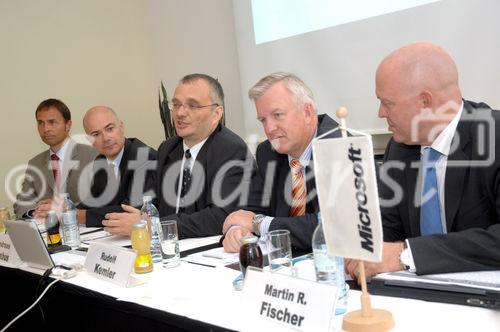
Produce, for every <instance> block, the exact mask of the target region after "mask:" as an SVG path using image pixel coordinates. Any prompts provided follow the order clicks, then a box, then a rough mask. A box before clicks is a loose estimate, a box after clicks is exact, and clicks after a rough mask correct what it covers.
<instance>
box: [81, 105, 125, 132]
mask: <svg viewBox="0 0 500 332" xmlns="http://www.w3.org/2000/svg"><path fill="white" fill-rule="evenodd" d="M102 115H107V116H110V117H113V118H114V119H115V120H116V121H119V119H118V115H116V112H115V111H114V110H113V109H112V108H111V107H108V106H94V107H92V108H91V109H89V110H88V111H87V112H86V113H85V115H84V116H83V128H84V129H85V132H86V133H87V134H89V132H88V130H87V124H88V122H89V120H91V119H93V118H95V117H99V116H102Z"/></svg>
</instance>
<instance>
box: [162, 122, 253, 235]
mask: <svg viewBox="0 0 500 332" xmlns="http://www.w3.org/2000/svg"><path fill="white" fill-rule="evenodd" d="M183 153H184V149H183V140H182V138H180V137H172V138H169V139H168V140H166V141H164V142H163V143H162V144H161V145H160V147H159V149H158V168H157V177H158V179H159V181H158V183H157V189H156V194H157V195H156V196H157V206H158V207H159V211H160V216H161V217H162V218H161V219H162V220H169V219H174V220H177V227H178V231H179V237H180V238H190V237H201V236H212V235H219V234H221V233H222V225H223V223H224V220H225V219H226V216H227V215H228V214H229V213H231V212H233V211H234V210H236V209H237V208H238V207H240V206H242V205H244V204H243V202H242V201H241V200H244V199H245V193H248V188H249V186H250V179H251V177H252V176H254V174H255V161H254V159H253V157H252V155H251V153H250V152H249V150H248V147H247V145H246V144H245V142H244V141H243V140H242V139H241V138H240V137H239V136H238V135H236V134H235V133H233V132H232V131H231V130H229V129H227V128H226V127H224V126H223V125H219V126H218V127H217V128H216V129H215V130H214V132H213V133H212V134H211V135H210V136H209V137H208V139H207V141H206V142H205V143H204V144H203V147H202V148H201V150H200V151H199V153H198V155H197V157H196V161H195V164H194V166H193V170H192V181H191V189H190V191H189V192H188V194H187V195H186V196H185V198H186V200H187V201H190V202H189V203H187V206H186V207H185V209H184V211H183V212H179V213H177V214H176V213H175V210H176V201H177V189H178V186H177V185H178V179H179V175H180V167H181V161H182V158H183ZM245 203H246V202H245Z"/></svg>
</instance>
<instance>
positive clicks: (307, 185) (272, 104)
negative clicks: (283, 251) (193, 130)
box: [223, 73, 340, 252]
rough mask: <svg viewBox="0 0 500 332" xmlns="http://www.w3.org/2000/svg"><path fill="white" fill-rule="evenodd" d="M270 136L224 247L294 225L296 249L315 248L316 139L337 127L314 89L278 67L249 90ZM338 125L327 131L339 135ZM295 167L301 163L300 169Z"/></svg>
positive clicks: (226, 225) (231, 247)
mask: <svg viewBox="0 0 500 332" xmlns="http://www.w3.org/2000/svg"><path fill="white" fill-rule="evenodd" d="M249 96H250V99H252V100H253V101H254V102H255V106H256V109H257V119H258V120H259V121H260V122H261V123H262V126H263V127H264V131H265V133H266V136H267V138H268V140H266V141H265V142H263V143H261V144H259V146H258V147H257V153H256V159H257V166H258V176H257V177H255V178H254V180H253V181H252V185H251V191H250V196H249V202H248V206H247V207H246V208H245V210H239V211H236V212H234V213H232V214H231V215H229V216H228V218H227V219H226V221H225V222H224V232H225V238H224V241H223V245H224V249H225V250H226V251H228V252H236V251H238V250H239V247H240V239H241V238H242V237H243V236H247V235H250V234H251V233H252V232H253V233H255V234H258V235H260V236H261V237H262V236H265V235H266V234H267V233H268V232H269V231H271V230H275V229H287V230H289V231H290V235H291V241H292V247H293V248H294V249H301V250H304V249H305V250H309V249H310V248H311V239H312V234H313V232H314V230H315V228H316V226H317V223H318V222H317V216H316V214H317V213H318V211H319V206H318V201H317V197H316V190H315V188H316V185H315V182H314V172H313V170H312V140H313V138H314V137H315V136H318V135H321V134H324V133H326V132H328V131H330V130H332V129H334V128H336V127H337V123H336V122H335V121H334V120H333V119H331V118H330V117H329V116H328V115H325V114H322V115H319V116H318V115H317V114H316V108H315V104H314V99H313V95H312V92H311V90H310V89H309V88H308V87H307V85H306V84H305V83H304V82H303V81H302V80H301V79H300V78H298V77H297V76H295V75H293V74H290V73H274V74H271V75H268V76H266V77H264V78H262V79H261V80H260V81H259V82H257V83H256V84H255V85H254V86H253V87H252V88H251V89H250V91H249ZM338 136H340V133H339V132H338V131H336V132H334V133H333V134H330V135H329V136H327V137H338ZM294 167H298V169H297V170H296V171H295V170H294Z"/></svg>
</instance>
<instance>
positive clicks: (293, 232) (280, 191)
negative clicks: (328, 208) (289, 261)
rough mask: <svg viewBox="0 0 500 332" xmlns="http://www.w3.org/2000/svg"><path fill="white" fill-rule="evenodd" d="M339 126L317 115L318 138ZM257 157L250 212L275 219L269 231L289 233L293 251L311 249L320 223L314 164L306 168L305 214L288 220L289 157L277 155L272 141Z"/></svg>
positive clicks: (263, 146) (337, 135) (335, 135)
mask: <svg viewBox="0 0 500 332" xmlns="http://www.w3.org/2000/svg"><path fill="white" fill-rule="evenodd" d="M337 126H338V124H337V122H335V121H334V120H333V119H332V118H330V117H329V116H328V115H326V114H321V115H318V131H317V135H318V136H319V135H322V134H324V133H326V132H328V131H330V130H332V129H334V128H336V127H337ZM340 135H341V133H340V131H335V132H333V133H332V134H329V135H328V136H326V137H328V138H331V137H340ZM256 158H257V166H258V176H256V177H255V179H254V180H253V181H252V185H251V191H250V197H249V204H248V206H247V209H248V210H250V211H253V212H255V213H261V214H264V215H266V216H270V217H274V219H273V221H272V222H271V224H270V226H269V230H275V229H287V230H289V231H290V236H291V241H292V247H293V248H294V250H296V249H301V250H304V249H310V248H311V240H312V235H313V232H314V230H315V229H316V226H317V224H318V220H317V217H316V214H317V213H318V211H319V205H318V199H317V196H316V182H315V180H314V166H313V161H312V160H311V162H310V163H309V166H308V167H306V188H307V204H306V214H305V215H304V216H300V217H289V213H290V208H291V207H290V204H288V203H287V201H288V202H290V201H291V199H290V198H289V199H288V200H287V199H286V195H288V196H289V197H291V188H292V184H291V176H290V165H289V164H288V155H286V154H280V153H277V152H276V151H275V150H274V149H273V148H272V147H271V143H270V142H269V140H266V141H265V142H263V143H261V144H259V146H258V147H257V152H256ZM311 158H312V155H311ZM266 181H267V182H266Z"/></svg>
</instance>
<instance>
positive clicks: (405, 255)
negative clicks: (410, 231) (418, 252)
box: [399, 241, 410, 270]
mask: <svg viewBox="0 0 500 332" xmlns="http://www.w3.org/2000/svg"><path fill="white" fill-rule="evenodd" d="M403 243H404V248H403V250H402V251H401V253H400V254H399V261H400V262H401V265H403V267H404V269H405V270H409V269H410V250H409V249H408V248H407V246H406V241H404V242H403Z"/></svg>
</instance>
